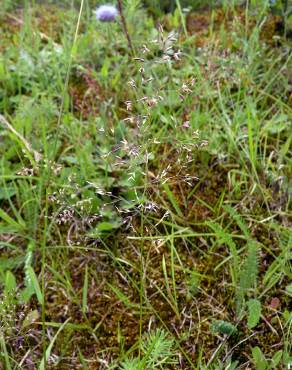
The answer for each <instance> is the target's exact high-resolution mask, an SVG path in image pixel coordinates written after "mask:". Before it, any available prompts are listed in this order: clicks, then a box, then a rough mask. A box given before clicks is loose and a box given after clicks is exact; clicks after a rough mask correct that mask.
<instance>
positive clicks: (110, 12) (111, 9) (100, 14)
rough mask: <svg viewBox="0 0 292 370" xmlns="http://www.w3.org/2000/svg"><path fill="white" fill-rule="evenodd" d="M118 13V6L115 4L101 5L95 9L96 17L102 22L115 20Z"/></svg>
mask: <svg viewBox="0 0 292 370" xmlns="http://www.w3.org/2000/svg"><path fill="white" fill-rule="evenodd" d="M117 15H118V11H117V8H116V7H115V6H113V5H101V6H99V7H98V8H97V9H96V10H95V16H96V19H97V20H98V21H101V22H113V21H114V20H115V19H116V17H117Z"/></svg>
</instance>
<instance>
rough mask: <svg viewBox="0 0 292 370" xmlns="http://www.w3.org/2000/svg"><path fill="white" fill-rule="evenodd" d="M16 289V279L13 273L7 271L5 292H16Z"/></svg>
mask: <svg viewBox="0 0 292 370" xmlns="http://www.w3.org/2000/svg"><path fill="white" fill-rule="evenodd" d="M15 289H16V279H15V276H14V275H13V273H12V272H11V271H7V272H6V275H5V292H6V293H10V292H14V291H15Z"/></svg>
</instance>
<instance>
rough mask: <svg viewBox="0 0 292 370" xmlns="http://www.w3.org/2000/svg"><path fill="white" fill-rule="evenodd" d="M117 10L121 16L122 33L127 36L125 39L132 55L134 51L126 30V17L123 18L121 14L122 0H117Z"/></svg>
mask: <svg viewBox="0 0 292 370" xmlns="http://www.w3.org/2000/svg"><path fill="white" fill-rule="evenodd" d="M118 10H119V14H120V17H121V21H122V25H123V30H124V34H125V36H126V38H127V41H128V46H129V49H130V50H131V53H132V54H133V55H134V54H135V52H134V48H133V44H132V41H131V37H130V34H129V31H128V27H127V23H126V19H125V17H124V14H123V6H122V0H118Z"/></svg>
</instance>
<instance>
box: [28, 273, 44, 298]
mask: <svg viewBox="0 0 292 370" xmlns="http://www.w3.org/2000/svg"><path fill="white" fill-rule="evenodd" d="M27 273H28V275H29V278H30V280H31V284H32V286H33V288H34V292H35V294H36V296H37V299H38V302H39V304H40V305H42V304H43V294H42V292H41V288H40V285H39V282H38V278H37V276H36V274H35V272H34V270H33V268H32V267H31V266H28V267H27Z"/></svg>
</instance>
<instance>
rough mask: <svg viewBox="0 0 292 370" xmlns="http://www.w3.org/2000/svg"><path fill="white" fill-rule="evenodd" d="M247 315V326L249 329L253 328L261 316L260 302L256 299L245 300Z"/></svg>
mask: <svg viewBox="0 0 292 370" xmlns="http://www.w3.org/2000/svg"><path fill="white" fill-rule="evenodd" d="M247 308H248V317H247V326H248V328H249V329H252V328H254V327H255V326H257V324H258V323H259V321H260V318H261V302H260V301H258V300H257V299H250V300H249V301H248V302H247Z"/></svg>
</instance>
